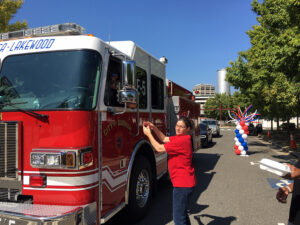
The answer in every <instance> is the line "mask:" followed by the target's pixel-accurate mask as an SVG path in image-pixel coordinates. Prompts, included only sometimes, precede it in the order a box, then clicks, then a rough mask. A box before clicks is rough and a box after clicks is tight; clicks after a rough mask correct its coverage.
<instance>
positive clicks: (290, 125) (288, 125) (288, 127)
mask: <svg viewBox="0 0 300 225" xmlns="http://www.w3.org/2000/svg"><path fill="white" fill-rule="evenodd" d="M279 128H280V129H281V130H294V129H295V128H296V124H295V123H282V124H281V125H280V126H279Z"/></svg>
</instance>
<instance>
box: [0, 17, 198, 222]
mask: <svg viewBox="0 0 300 225" xmlns="http://www.w3.org/2000/svg"><path fill="white" fill-rule="evenodd" d="M166 82H167V80H166V74H165V64H164V63H163V62H161V61H159V60H157V59H156V58H154V57H153V56H151V55H150V54H149V53H147V52H146V51H144V50H143V49H142V48H140V47H139V46H137V45H136V44H135V43H134V42H132V41H120V42H108V43H107V42H104V41H102V40H101V39H99V38H97V37H94V36H92V35H87V34H85V30H84V28H83V27H81V26H79V25H77V24H73V23H66V24H59V25H53V26H46V27H39V28H33V29H27V30H21V31H16V32H10V33H4V34H0V220H1V221H5V222H4V223H3V224H33V225H35V224H100V223H105V222H106V221H107V220H109V219H110V218H111V217H112V216H114V215H115V214H116V213H117V212H119V211H120V210H121V209H123V208H124V207H126V210H128V212H129V213H132V212H134V218H136V219H139V218H141V217H142V216H143V215H144V214H145V212H146V210H147V208H148V207H149V200H150V198H151V197H152V193H153V191H154V189H155V184H156V180H157V179H159V178H161V177H162V176H163V175H164V174H166V173H167V154H166V153H155V152H154V151H153V149H152V146H151V144H150V143H149V141H148V140H147V138H145V136H144V134H143V131H142V124H143V121H148V120H149V121H152V122H153V123H154V124H155V125H156V126H157V127H158V128H159V129H161V130H162V131H163V132H165V133H167V132H169V133H170V131H171V130H172V129H173V128H172V127H170V125H168V121H167V108H168V106H167V105H168V104H169V103H168V102H169V101H168V94H167V86H168V85H167V83H166ZM175 114H176V113H175ZM177 116H178V113H177ZM196 120H197V119H196ZM196 123H197V121H196ZM199 137H200V136H199ZM194 140H196V145H198V144H197V143H198V142H197V140H198V141H199V140H200V138H198V139H197V137H195V139H194ZM194 143H195V141H194ZM196 147H197V146H196ZM1 224H2V223H1Z"/></svg>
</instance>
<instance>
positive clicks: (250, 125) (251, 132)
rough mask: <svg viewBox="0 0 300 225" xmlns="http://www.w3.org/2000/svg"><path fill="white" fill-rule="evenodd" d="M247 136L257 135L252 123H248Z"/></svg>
mask: <svg viewBox="0 0 300 225" xmlns="http://www.w3.org/2000/svg"><path fill="white" fill-rule="evenodd" d="M248 131H249V134H248V135H249V136H257V128H256V127H255V126H254V125H253V123H249V125H248Z"/></svg>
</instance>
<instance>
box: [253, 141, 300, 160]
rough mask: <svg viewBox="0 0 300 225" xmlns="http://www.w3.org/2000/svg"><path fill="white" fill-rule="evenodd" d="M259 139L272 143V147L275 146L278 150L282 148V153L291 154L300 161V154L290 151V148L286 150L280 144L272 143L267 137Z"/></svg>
mask: <svg viewBox="0 0 300 225" xmlns="http://www.w3.org/2000/svg"><path fill="white" fill-rule="evenodd" d="M258 138H261V139H263V140H264V141H266V142H269V143H271V145H274V146H276V147H277V148H281V150H282V151H284V152H287V153H289V154H290V155H292V156H293V157H295V158H297V159H300V154H299V153H298V152H294V151H292V150H290V148H284V147H282V146H281V145H279V144H277V143H275V142H272V141H271V140H270V139H268V138H267V137H265V136H258Z"/></svg>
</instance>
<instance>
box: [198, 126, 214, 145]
mask: <svg viewBox="0 0 300 225" xmlns="http://www.w3.org/2000/svg"><path fill="white" fill-rule="evenodd" d="M200 136H201V145H202V146H204V147H208V146H209V145H210V144H211V143H212V138H213V137H212V129H211V128H209V127H208V126H207V124H206V123H200Z"/></svg>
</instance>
